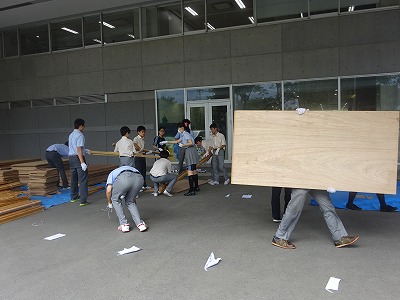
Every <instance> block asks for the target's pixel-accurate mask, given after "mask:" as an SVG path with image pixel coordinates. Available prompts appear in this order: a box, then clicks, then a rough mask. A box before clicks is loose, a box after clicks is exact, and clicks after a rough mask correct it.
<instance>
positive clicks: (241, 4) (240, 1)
mask: <svg viewBox="0 0 400 300" xmlns="http://www.w3.org/2000/svg"><path fill="white" fill-rule="evenodd" d="M235 1H236V3H237V5H239V7H240V9H243V8H246V5H244V3H243V2H242V0H235Z"/></svg>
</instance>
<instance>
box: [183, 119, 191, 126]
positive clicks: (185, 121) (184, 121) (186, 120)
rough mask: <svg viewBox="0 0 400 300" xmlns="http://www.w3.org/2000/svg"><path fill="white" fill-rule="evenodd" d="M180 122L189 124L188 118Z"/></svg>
mask: <svg viewBox="0 0 400 300" xmlns="http://www.w3.org/2000/svg"><path fill="white" fill-rule="evenodd" d="M182 123H188V125H189V124H190V120H189V119H183V120H182Z"/></svg>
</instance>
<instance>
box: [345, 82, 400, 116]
mask: <svg viewBox="0 0 400 300" xmlns="http://www.w3.org/2000/svg"><path fill="white" fill-rule="evenodd" d="M340 84H341V102H342V103H341V106H342V108H341V109H342V110H357V111H370V110H372V111H374V110H400V74H397V75H387V76H371V77H355V78H342V79H340Z"/></svg>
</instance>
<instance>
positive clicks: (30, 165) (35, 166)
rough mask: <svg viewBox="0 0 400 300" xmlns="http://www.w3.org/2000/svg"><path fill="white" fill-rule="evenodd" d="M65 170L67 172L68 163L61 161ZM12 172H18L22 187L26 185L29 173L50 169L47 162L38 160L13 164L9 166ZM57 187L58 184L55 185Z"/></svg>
mask: <svg viewBox="0 0 400 300" xmlns="http://www.w3.org/2000/svg"><path fill="white" fill-rule="evenodd" d="M63 162H64V168H65V170H66V171H67V170H69V162H68V160H63ZM11 168H12V169H13V170H17V171H18V172H19V181H20V182H21V183H22V184H23V185H28V183H29V173H30V172H33V171H37V170H40V169H46V168H50V166H49V164H48V163H47V160H38V161H32V162H26V163H20V164H14V165H12V166H11ZM56 186H58V184H57V185H56Z"/></svg>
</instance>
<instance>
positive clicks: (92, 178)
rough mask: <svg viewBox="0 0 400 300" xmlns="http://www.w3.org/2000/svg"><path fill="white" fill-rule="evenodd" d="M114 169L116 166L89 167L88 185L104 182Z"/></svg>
mask: <svg viewBox="0 0 400 300" xmlns="http://www.w3.org/2000/svg"><path fill="white" fill-rule="evenodd" d="M116 168H118V166H117V165H89V167H88V170H89V175H88V185H95V184H98V183H102V182H106V181H107V177H108V174H110V172H111V171H112V170H114V169H116ZM70 182H71V181H70Z"/></svg>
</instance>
